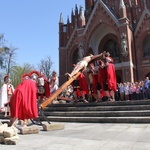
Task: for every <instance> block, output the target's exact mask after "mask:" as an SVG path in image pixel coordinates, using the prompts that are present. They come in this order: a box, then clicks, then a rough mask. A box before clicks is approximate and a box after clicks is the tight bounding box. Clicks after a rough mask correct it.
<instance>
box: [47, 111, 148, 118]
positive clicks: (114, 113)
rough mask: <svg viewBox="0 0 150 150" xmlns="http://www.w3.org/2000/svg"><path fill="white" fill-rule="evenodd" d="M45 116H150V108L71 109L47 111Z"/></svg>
mask: <svg viewBox="0 0 150 150" xmlns="http://www.w3.org/2000/svg"><path fill="white" fill-rule="evenodd" d="M44 114H45V116H59V117H140V116H144V117H145V116H150V110H139V111H92V112H91V111H90V112H89V111H82V112H81V111H71V112H70V111H69V112H60V111H59V112H58V111H57V112H45V113H44Z"/></svg>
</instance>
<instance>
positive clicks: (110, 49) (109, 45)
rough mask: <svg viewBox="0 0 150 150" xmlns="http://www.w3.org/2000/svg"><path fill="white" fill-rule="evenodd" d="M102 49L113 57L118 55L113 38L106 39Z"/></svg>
mask: <svg viewBox="0 0 150 150" xmlns="http://www.w3.org/2000/svg"><path fill="white" fill-rule="evenodd" d="M104 51H106V52H109V53H110V56H111V57H113V58H116V57H119V54H118V44H117V42H116V41H114V40H113V39H110V40H108V41H107V42H106V43H105V45H104Z"/></svg>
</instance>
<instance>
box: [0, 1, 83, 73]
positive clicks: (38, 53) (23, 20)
mask: <svg viewBox="0 0 150 150" xmlns="http://www.w3.org/2000/svg"><path fill="white" fill-rule="evenodd" d="M76 4H77V6H78V8H79V7H80V6H83V8H85V4H84V0H0V34H4V37H5V40H6V43H5V45H6V46H8V47H9V46H13V47H15V48H18V50H17V51H16V63H17V64H18V65H23V64H25V63H29V64H31V65H34V66H35V67H36V66H37V64H39V63H40V61H41V60H43V59H45V58H46V57H47V56H50V57H51V60H52V62H53V66H52V69H53V70H55V71H57V72H58V73H59V55H58V54H59V53H58V48H59V19H60V13H62V16H63V21H64V24H66V23H67V17H69V18H71V12H72V9H73V10H75V5H76Z"/></svg>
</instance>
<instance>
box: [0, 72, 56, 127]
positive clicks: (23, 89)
mask: <svg viewBox="0 0 150 150" xmlns="http://www.w3.org/2000/svg"><path fill="white" fill-rule="evenodd" d="M57 82H58V79H57V74H56V72H55V71H53V73H52V76H51V78H50V79H47V78H46V77H45V75H44V74H43V73H42V72H38V71H36V70H33V71H31V72H29V73H26V74H23V75H22V76H21V82H20V83H19V84H18V85H17V87H16V88H15V89H14V87H13V85H12V84H11V80H10V78H9V76H8V75H6V76H5V77H4V84H3V86H2V87H1V90H0V112H5V117H7V115H9V116H10V124H11V125H15V124H16V122H17V121H18V119H19V120H22V121H23V125H24V126H25V125H26V121H27V120H28V119H35V118H37V117H38V115H39V114H38V106H39V103H41V102H42V101H44V100H46V99H47V98H49V97H50V95H51V94H53V92H55V91H56V90H57V89H58V86H57V84H58V83H57Z"/></svg>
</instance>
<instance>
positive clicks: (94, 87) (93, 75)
mask: <svg viewBox="0 0 150 150" xmlns="http://www.w3.org/2000/svg"><path fill="white" fill-rule="evenodd" d="M92 77H93V82H92V90H93V92H94V94H97V84H98V74H97V73H94V74H92Z"/></svg>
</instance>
